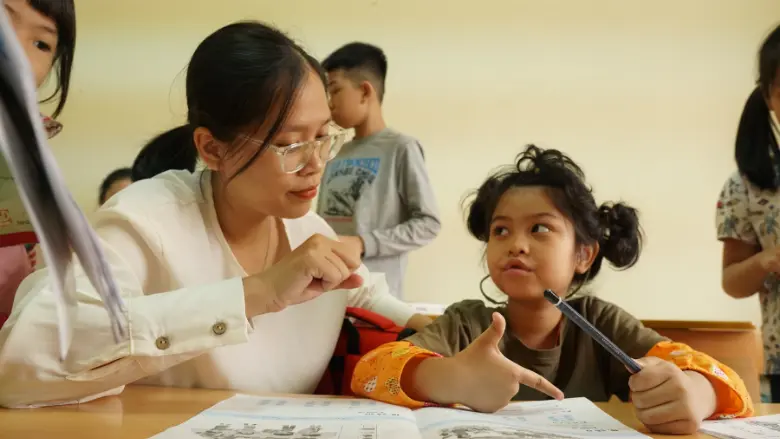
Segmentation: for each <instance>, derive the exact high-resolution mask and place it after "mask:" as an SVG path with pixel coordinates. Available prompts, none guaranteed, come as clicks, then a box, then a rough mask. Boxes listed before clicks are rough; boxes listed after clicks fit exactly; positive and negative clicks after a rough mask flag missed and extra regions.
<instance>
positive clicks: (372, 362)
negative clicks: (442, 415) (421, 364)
mask: <svg viewBox="0 0 780 439" xmlns="http://www.w3.org/2000/svg"><path fill="white" fill-rule="evenodd" d="M421 357H422V358H426V357H429V358H435V357H441V355H439V354H437V353H434V352H431V351H428V350H426V349H423V348H419V347H417V346H414V345H413V344H411V343H409V342H406V341H398V342H394V343H388V344H385V345H382V346H380V347H378V348H376V349H374V350H373V351H371V352H369V353H368V354H366V355H364V356H363V358H361V359H360V361H359V362H358V364H357V366H355V371H354V372H353V374H352V384H351V387H352V392H354V393H355V395H358V396H363V397H366V398H371V399H375V400H377V401H381V402H386V403H389V404H395V405H400V406H404V407H408V408H421V407H429V406H434V405H435V404H432V403H427V402H421V401H415V400H414V399H412V398H410V397H409V396H408V395H407V394H406V393H405V392H404V391H403V389H402V388H401V375H402V374H403V371H404V367H405V366H406V365H407V364H408V363H409V361H411V360H412V359H414V358H421Z"/></svg>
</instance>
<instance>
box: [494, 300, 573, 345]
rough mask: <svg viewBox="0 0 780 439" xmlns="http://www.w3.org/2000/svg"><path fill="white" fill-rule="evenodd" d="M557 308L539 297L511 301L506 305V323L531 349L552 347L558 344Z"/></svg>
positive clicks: (558, 319)
mask: <svg viewBox="0 0 780 439" xmlns="http://www.w3.org/2000/svg"><path fill="white" fill-rule="evenodd" d="M562 320H563V317H562V314H561V312H560V311H558V308H556V307H554V306H552V305H550V303H549V302H547V301H546V300H544V298H541V299H540V300H538V301H525V300H524V301H513V300H511V299H510V300H509V304H508V305H507V324H508V325H509V331H511V332H512V335H514V336H515V337H517V338H518V339H520V341H522V342H523V344H524V345H526V346H528V347H529V348H531V349H552V348H554V347H555V346H556V345H557V344H558V339H559V336H560V323H561V321H562Z"/></svg>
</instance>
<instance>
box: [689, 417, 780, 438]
mask: <svg viewBox="0 0 780 439" xmlns="http://www.w3.org/2000/svg"><path fill="white" fill-rule="evenodd" d="M701 431H702V432H704V433H707V434H709V435H710V436H714V437H717V438H721V439H769V438H780V415H769V416H756V417H754V418H745V419H731V420H728V421H705V422H704V425H702V428H701Z"/></svg>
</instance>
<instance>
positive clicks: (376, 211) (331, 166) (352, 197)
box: [317, 128, 441, 298]
mask: <svg viewBox="0 0 780 439" xmlns="http://www.w3.org/2000/svg"><path fill="white" fill-rule="evenodd" d="M317 213H318V214H319V215H320V216H321V217H323V218H324V219H325V221H327V222H328V224H330V226H331V227H332V228H333V230H335V231H336V233H337V234H339V235H346V236H360V237H361V238H362V239H363V242H364V243H365V254H364V255H363V257H364V260H363V262H364V264H365V265H366V267H368V269H369V270H370V271H372V272H376V273H385V275H386V277H387V282H388V284H389V286H390V291H391V293H392V294H393V295H395V296H396V297H399V298H402V297H403V279H404V272H405V271H406V260H407V253H409V252H410V251H412V250H415V249H418V248H420V247H423V246H425V245H427V244H429V243H430V242H431V241H433V239H434V238H435V237H436V235H437V234H438V233H439V230H440V228H441V223H440V220H439V211H438V207H437V205H436V198H435V196H434V194H433V189H432V188H431V183H430V180H429V178H428V171H427V170H426V168H425V159H424V156H423V150H422V147H421V146H420V143H419V142H418V141H417V140H416V139H414V138H412V137H410V136H407V135H404V134H401V133H399V132H397V131H394V130H392V129H389V128H386V129H384V130H382V131H380V132H378V133H376V134H373V135H371V136H368V137H364V138H362V139H358V140H353V141H351V142H349V143H347V144H346V145H344V147H343V148H342V150H341V151H340V152H339V154H338V156H336V158H334V159H333V160H331V161H330V162H329V163H328V165H327V168H326V169H325V174H324V176H323V178H322V185H321V190H320V197H319V199H318V201H317Z"/></svg>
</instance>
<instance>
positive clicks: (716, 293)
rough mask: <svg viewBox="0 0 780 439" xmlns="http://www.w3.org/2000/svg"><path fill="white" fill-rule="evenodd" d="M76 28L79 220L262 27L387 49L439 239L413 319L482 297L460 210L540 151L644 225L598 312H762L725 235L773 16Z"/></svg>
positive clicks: (246, 13)
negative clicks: (730, 271) (215, 45)
mask: <svg viewBox="0 0 780 439" xmlns="http://www.w3.org/2000/svg"><path fill="white" fill-rule="evenodd" d="M78 18H79V36H78V50H77V55H76V66H75V70H74V75H75V77H74V82H73V94H72V98H71V99H72V101H71V102H70V103H69V105H68V108H67V110H66V112H65V114H64V118H63V121H64V122H65V123H66V127H65V131H64V132H63V134H62V135H61V137H59V138H57V139H56V140H55V142H54V147H55V149H56V153H57V158H58V159H59V161H60V163H61V164H62V166H63V168H64V171H65V174H66V177H67V180H68V184H69V185H70V187H71V189H72V190H73V192H74V193H75V194H76V197H77V199H78V201H79V202H80V203H81V205H82V206H83V207H84V208H85V209H87V210H92V209H94V204H95V201H94V199H95V198H96V187H97V185H98V183H99V181H100V179H101V178H102V177H103V176H104V175H105V173H107V172H108V171H109V170H110V169H112V168H114V167H116V166H120V165H125V164H128V163H129V162H130V161H131V160H132V158H133V157H134V155H135V152H136V151H137V149H138V148H139V147H140V145H141V144H142V143H143V142H144V141H145V140H146V139H147V138H149V137H151V136H152V135H153V134H155V133H156V132H158V131H159V130H162V129H165V128H168V127H171V126H173V125H174V124H177V123H180V122H181V121H182V120H183V116H184V110H183V92H182V87H183V83H184V74H183V69H184V68H185V65H186V62H187V60H188V58H189V56H190V54H191V53H192V51H193V50H194V48H195V46H196V45H197V44H198V42H199V41H200V40H201V39H203V38H204V37H205V36H206V35H207V34H208V33H209V32H211V31H212V30H214V29H216V28H217V27H219V26H221V25H224V24H227V23H228V22H230V21H233V20H239V19H247V18H254V19H262V20H266V21H269V22H272V23H275V24H277V25H278V26H280V27H282V28H283V29H285V30H287V31H289V32H290V33H291V34H292V35H293V36H294V37H296V38H298V39H299V40H301V41H302V42H303V44H304V45H305V46H306V47H308V48H309V49H310V50H311V51H312V52H313V53H314V54H315V55H317V56H319V57H323V56H325V55H327V54H328V53H329V51H331V50H332V49H334V48H336V47H337V46H338V45H340V44H342V43H345V42H348V41H351V40H365V41H369V42H373V43H376V44H379V45H380V46H382V47H384V48H385V49H386V51H387V54H388V57H389V61H390V74H389V78H388V87H387V89H388V97H387V102H386V106H385V108H386V116H387V119H388V121H389V123H390V124H391V125H393V126H394V127H396V128H398V129H401V130H403V131H405V132H408V133H410V134H413V135H415V136H417V137H418V138H420V139H421V140H422V143H423V145H424V146H425V148H426V153H427V158H428V164H429V170H430V174H431V178H432V179H433V182H434V185H435V188H436V194H437V196H438V198H439V202H440V205H441V210H442V216H443V221H444V228H443V230H442V233H441V235H440V238H439V239H438V240H437V241H436V242H435V244H433V245H431V246H430V247H429V248H426V249H424V250H422V251H420V252H417V253H415V254H414V255H413V256H412V257H411V267H410V270H409V276H408V279H407V289H408V298H409V299H410V300H416V301H427V302H442V303H449V302H452V301H455V300H458V299H462V298H469V297H478V296H479V291H478V289H477V284H478V281H479V279H480V278H481V276H482V273H483V270H482V267H481V265H480V246H479V244H478V243H476V242H475V241H474V240H473V239H471V238H470V237H469V236H467V234H466V232H465V228H464V225H463V220H462V214H461V210H460V207H459V201H460V199H461V198H462V196H463V195H464V194H465V193H467V191H469V190H470V189H472V188H474V187H475V186H477V185H478V184H479V183H480V182H481V181H482V179H483V178H484V177H485V175H486V174H487V172H488V171H489V170H490V169H492V168H494V167H495V166H497V165H500V164H503V163H507V162H508V161H510V160H511V159H512V158H513V156H514V155H515V154H516V153H517V152H518V151H519V149H520V148H521V147H522V146H523V145H524V144H525V143H527V142H537V143H538V144H540V145H542V146H545V147H556V148H560V149H563V150H565V151H567V152H568V153H570V154H571V155H572V156H573V157H574V158H575V159H576V160H578V161H579V162H580V163H581V164H582V165H583V166H584V168H585V170H586V171H587V173H588V174H589V176H590V181H591V182H592V184H593V185H594V187H595V188H596V189H597V193H596V195H597V198H598V199H599V201H603V200H615V199H624V200H627V201H629V202H631V203H633V204H635V205H636V206H637V207H638V208H640V209H641V211H642V214H643V221H644V226H645V230H646V232H647V235H648V239H647V246H646V251H645V253H644V255H643V257H642V258H641V259H640V263H639V265H638V266H637V267H635V268H633V269H631V270H629V271H627V272H622V273H613V272H609V271H607V272H604V273H603V275H602V276H601V277H600V279H599V280H598V281H597V282H596V284H595V286H596V287H597V288H596V289H597V290H598V294H599V295H601V296H602V297H604V298H607V299H609V300H613V301H615V302H617V303H618V304H620V305H622V306H624V307H625V308H627V309H628V310H629V311H631V312H633V313H635V314H636V315H638V316H639V317H642V318H659V319H665V318H668V319H672V318H680V319H682V318H685V319H724V320H738V319H750V320H754V321H757V318H758V307H757V304H756V301H755V300H754V299H751V300H746V301H734V300H731V299H729V298H727V297H726V296H725V295H724V294H723V293H722V292H721V290H720V281H719V278H720V274H719V266H720V265H719V264H720V245H719V244H718V243H717V242H716V240H715V230H714V224H713V217H714V208H715V202H716V198H717V195H718V192H719V190H720V187H721V184H722V182H723V181H724V179H725V178H726V177H727V175H728V174H729V173H730V172H732V170H733V160H732V139H733V137H734V131H735V127H736V121H737V118H738V115H739V112H740V109H741V106H742V102H743V99H744V98H745V97H746V96H747V94H748V92H749V91H750V89H751V84H752V82H753V74H754V53H755V51H756V50H757V47H758V44H759V42H760V40H761V38H762V37H763V36H764V35H765V33H766V32H767V31H768V30H769V29H770V27H771V25H772V24H773V22H774V21H777V20H778V19H780V2H778V1H777V0H750V1H738V0H729V1H726V0H722V1H712V0H686V1H678V0H658V1H652V2H651V1H625V0H614V1H606V0H601V1H592V2H580V1H574V0H569V1H538V0H533V1H526V0H505V1H493V0H485V1H479V2H473V1H469V2H465V1H454V0H449V1H448V0H436V1H434V0H425V1H421V0H392V1H391V0H351V1H350V0H327V1H325V0H308V1H307V0H263V1H261V0H243V1H239V0H226V1H214V0H200V1H193V0H165V1H151V0H132V1H113V0H108V1H107V0H79V1H78ZM84 166H86V168H83V167H84ZM668 304H674V306H673V307H671V306H669V305H668Z"/></svg>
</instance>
